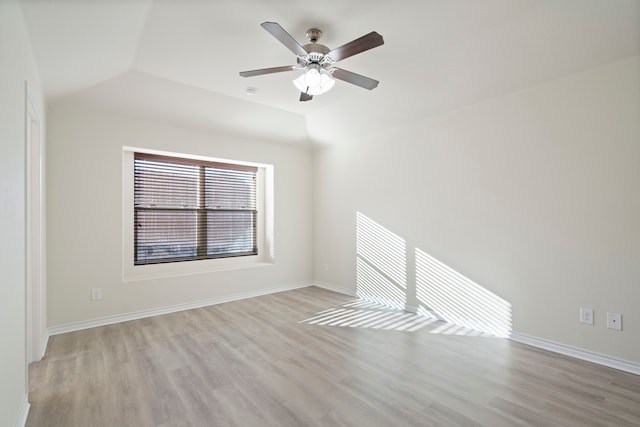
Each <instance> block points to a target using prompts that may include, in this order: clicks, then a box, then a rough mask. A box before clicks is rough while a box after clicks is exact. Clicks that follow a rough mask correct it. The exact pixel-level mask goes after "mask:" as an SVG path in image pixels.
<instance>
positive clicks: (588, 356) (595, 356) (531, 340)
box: [511, 332, 640, 375]
mask: <svg viewBox="0 0 640 427" xmlns="http://www.w3.org/2000/svg"><path fill="white" fill-rule="evenodd" d="M511 339H512V340H513V341H517V342H521V343H523V344H528V345H531V346H533V347H538V348H542V349H544V350H549V351H553V352H555V353H560V354H564V355H566V356H571V357H575V358H577V359H582V360H586V361H587V362H592V363H596V364H598V365H603V366H608V367H610V368H614V369H618V370H620V371H625V372H629V373H631V374H636V375H640V364H638V363H635V362H630V361H628V360H623V359H618V358H616V357H612V356H607V355H604V354H600V353H595V352H592V351H589V350H585V349H582V348H579V347H574V346H571V345H567V344H561V343H558V342H554V341H549V340H545V339H542V338H537V337H532V336H530V335H525V334H521V333H519V332H513V333H511Z"/></svg>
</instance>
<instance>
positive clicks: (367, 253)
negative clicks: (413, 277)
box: [356, 212, 407, 309]
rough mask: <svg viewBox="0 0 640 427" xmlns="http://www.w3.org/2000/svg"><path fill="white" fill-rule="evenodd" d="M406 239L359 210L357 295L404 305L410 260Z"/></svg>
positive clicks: (390, 304)
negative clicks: (408, 262) (407, 255)
mask: <svg viewBox="0 0 640 427" xmlns="http://www.w3.org/2000/svg"><path fill="white" fill-rule="evenodd" d="M406 251H407V250H406V244H405V241H404V239H402V238H401V237H399V236H398V235H396V234H394V233H392V232H391V231H389V230H387V229H386V228H384V227H382V226H381V225H380V224H378V223H376V222H375V221H373V220H371V219H370V218H368V217H367V216H366V215H363V214H362V213H360V212H357V213H356V283H357V289H356V295H357V296H358V297H360V298H362V299H365V300H369V301H375V302H379V303H381V304H384V305H387V306H390V307H394V308H400V309H402V308H404V307H405V304H406V287H407V261H406Z"/></svg>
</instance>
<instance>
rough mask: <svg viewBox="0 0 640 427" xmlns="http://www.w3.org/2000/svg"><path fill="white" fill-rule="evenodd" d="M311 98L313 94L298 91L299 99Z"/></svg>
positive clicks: (308, 99)
mask: <svg viewBox="0 0 640 427" xmlns="http://www.w3.org/2000/svg"><path fill="white" fill-rule="evenodd" d="M312 99H313V95H309V94H308V93H304V92H300V101H311V100H312Z"/></svg>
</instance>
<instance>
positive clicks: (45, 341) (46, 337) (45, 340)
mask: <svg viewBox="0 0 640 427" xmlns="http://www.w3.org/2000/svg"><path fill="white" fill-rule="evenodd" d="M43 335H44V336H43V337H42V341H41V342H40V354H38V360H42V358H43V357H44V355H45V353H46V352H47V345H49V331H46V332H45V333H44V334H43Z"/></svg>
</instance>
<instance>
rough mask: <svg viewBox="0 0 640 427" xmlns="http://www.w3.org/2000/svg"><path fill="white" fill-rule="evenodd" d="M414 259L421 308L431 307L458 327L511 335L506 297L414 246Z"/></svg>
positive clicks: (510, 322)
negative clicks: (503, 297) (501, 296)
mask: <svg viewBox="0 0 640 427" xmlns="http://www.w3.org/2000/svg"><path fill="white" fill-rule="evenodd" d="M415 259H416V294H417V298H418V300H419V303H420V308H421V310H420V311H422V310H424V309H426V310H428V311H432V312H434V313H436V314H437V315H438V316H439V317H440V318H441V319H442V320H444V321H445V322H448V323H450V324H453V325H458V326H459V327H461V328H467V329H469V330H475V331H481V332H486V333H488V334H491V335H495V336H499V337H508V336H510V334H511V324H512V320H511V304H510V303H509V302H508V301H505V300H504V299H502V298H500V297H499V296H497V295H495V294H494V293H492V292H490V291H488V290H487V289H485V288H483V287H482V286H480V285H478V284H477V283H475V282H473V281H472V280H470V279H468V278H467V277H465V276H463V275H462V274H460V273H458V272H457V271H455V270H453V269H452V268H450V267H448V266H447V265H445V264H444V263H442V262H440V261H438V260H437V259H435V258H433V257H432V256H430V255H429V254H427V253H425V252H424V251H421V250H420V249H417V248H416V250H415ZM460 331H462V329H459V330H458V332H460ZM434 333H435V331H434ZM439 333H444V332H439ZM453 334H456V335H457V334H458V333H453Z"/></svg>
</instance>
